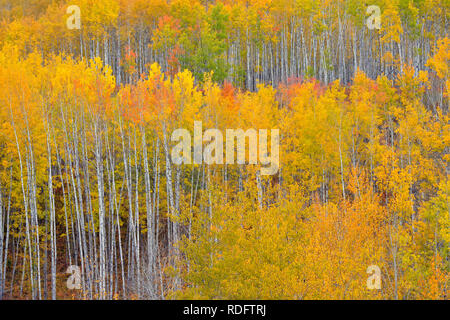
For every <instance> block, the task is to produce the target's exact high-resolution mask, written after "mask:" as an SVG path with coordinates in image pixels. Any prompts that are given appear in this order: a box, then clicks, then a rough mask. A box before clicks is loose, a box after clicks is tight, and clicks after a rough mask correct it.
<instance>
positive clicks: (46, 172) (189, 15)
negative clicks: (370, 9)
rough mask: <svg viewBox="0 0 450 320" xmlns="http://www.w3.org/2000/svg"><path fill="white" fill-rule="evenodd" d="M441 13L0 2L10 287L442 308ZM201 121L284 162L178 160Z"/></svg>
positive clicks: (423, 1)
mask: <svg viewBox="0 0 450 320" xmlns="http://www.w3.org/2000/svg"><path fill="white" fill-rule="evenodd" d="M369 2H370V3H369ZM70 5H77V6H78V7H79V8H80V13H81V28H80V29H69V28H68V27H67V19H69V18H70V15H71V14H70V13H67V11H66V10H67V8H68V6H70ZM369 5H377V6H379V8H380V10H381V26H380V29H377V28H374V29H370V28H368V26H367V18H368V15H367V14H366V9H367V6H369ZM449 7H450V3H449V2H448V1H446V0H373V1H372V0H371V1H361V0H318V1H317V0H245V1H244V0H237V1H228V0H216V1H208V0H203V1H200V0H95V1H94V0H73V1H72V0H70V1H67V0H0V299H449V295H450V292H449V290H450V182H449V180H448V173H449V169H450V167H449V164H448V161H449V160H450V153H449V151H450V130H449V129H450V123H449V115H448V109H449V97H448V93H449V85H450V80H449V77H450V66H449V62H450V38H449V34H448V31H449V21H448V20H449V19H448V18H449V13H450V8H449ZM194 121H202V124H203V130H206V129H208V128H217V129H219V130H221V131H222V132H226V129H235V128H242V129H243V130H247V129H250V128H254V129H256V130H258V129H267V130H269V131H270V129H279V132H280V141H279V148H280V156H279V160H280V163H279V170H278V171H277V172H276V174H274V175H267V176H266V175H261V165H260V164H256V165H254V164H212V165H208V164H205V163H202V164H184V163H183V164H176V163H174V161H173V159H172V157H171V151H172V148H173V147H174V145H175V144H176V143H174V142H173V141H172V139H171V134H172V132H173V131H174V130H176V129H179V128H185V129H187V130H189V132H190V133H192V135H193V132H194ZM374 265H375V266H378V267H379V268H380V270H381V279H382V281H381V287H380V288H379V289H375V290H373V289H371V288H369V287H368V286H367V279H368V277H369V276H370V275H369V274H368V273H367V268H368V267H369V266H374ZM70 266H78V267H79V269H80V276H81V278H80V279H79V280H80V289H71V288H68V286H67V280H68V277H69V276H70V274H69V273H67V269H68V268H69V267H70Z"/></svg>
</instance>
